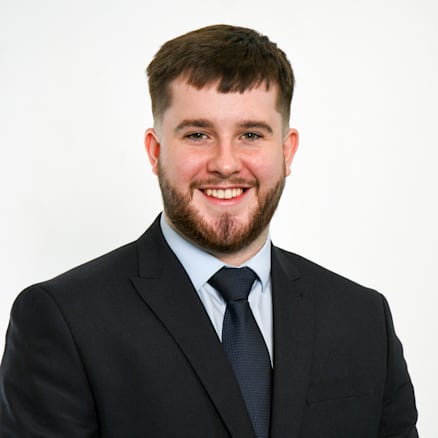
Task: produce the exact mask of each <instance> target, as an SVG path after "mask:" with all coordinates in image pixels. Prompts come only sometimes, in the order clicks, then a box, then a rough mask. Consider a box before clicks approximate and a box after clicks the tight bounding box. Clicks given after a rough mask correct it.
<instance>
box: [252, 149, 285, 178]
mask: <svg viewBox="0 0 438 438" xmlns="http://www.w3.org/2000/svg"><path fill="white" fill-rule="evenodd" d="M284 163H285V161H284V156H283V155H276V156H272V155H271V156H269V155H268V156H265V157H262V158H260V159H258V160H256V161H253V162H252V163H251V164H250V165H248V167H249V168H250V169H251V171H252V173H253V174H254V176H255V177H256V178H257V179H258V180H259V182H260V183H261V184H263V183H269V182H270V181H271V180H272V181H277V180H278V179H279V178H281V177H282V176H284V170H285V168H284Z"/></svg>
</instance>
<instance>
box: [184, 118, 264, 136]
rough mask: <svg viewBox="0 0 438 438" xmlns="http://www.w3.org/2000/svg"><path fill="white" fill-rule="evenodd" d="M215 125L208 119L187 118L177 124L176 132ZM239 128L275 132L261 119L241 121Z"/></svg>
mask: <svg viewBox="0 0 438 438" xmlns="http://www.w3.org/2000/svg"><path fill="white" fill-rule="evenodd" d="M213 127H214V125H213V123H211V122H210V121H209V120H207V119H185V120H183V121H182V122H181V123H179V124H178V125H177V127H176V128H175V132H180V131H182V130H184V129H187V128H213ZM239 128H243V129H262V130H264V131H266V132H267V133H269V134H272V133H273V130H272V128H271V126H270V125H269V124H268V123H266V122H262V121H259V120H244V121H243V122H240V123H239Z"/></svg>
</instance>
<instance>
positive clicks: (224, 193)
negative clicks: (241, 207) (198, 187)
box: [202, 187, 247, 199]
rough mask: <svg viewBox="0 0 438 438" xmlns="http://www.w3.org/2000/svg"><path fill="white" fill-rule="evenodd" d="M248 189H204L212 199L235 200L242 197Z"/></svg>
mask: <svg viewBox="0 0 438 438" xmlns="http://www.w3.org/2000/svg"><path fill="white" fill-rule="evenodd" d="M246 190H247V189H245V188H242V187H239V188H237V187H233V188H227V189H203V190H202V191H203V193H204V194H205V195H207V196H208V197H210V198H216V199H234V198H238V197H239V196H241V195H242V194H243V193H244V192H245V191H246Z"/></svg>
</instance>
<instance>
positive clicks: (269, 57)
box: [146, 24, 295, 125]
mask: <svg viewBox="0 0 438 438" xmlns="http://www.w3.org/2000/svg"><path fill="white" fill-rule="evenodd" d="M146 72H147V75H148V78H149V92H150V95H151V102H152V114H153V116H154V120H155V121H156V122H157V121H160V120H161V118H162V116H163V114H164V112H165V110H166V109H167V108H168V107H169V106H170V105H171V99H172V96H171V90H170V84H171V82H172V81H173V80H175V79H177V78H180V77H181V78H184V79H185V80H186V81H187V84H189V85H191V86H193V87H195V88H197V89H201V88H203V87H204V86H206V85H210V84H213V83H216V82H217V83H218V85H217V91H218V92H220V93H230V92H239V93H243V92H244V91H247V90H250V89H252V88H254V87H257V86H259V85H261V84H265V85H266V88H267V89H269V87H270V86H271V85H272V84H274V85H277V86H278V97H277V111H278V112H279V113H280V114H281V115H282V118H283V121H284V123H285V125H288V124H289V117H290V105H291V101H292V94H293V89H294V84H295V79H294V74H293V71H292V67H291V64H290V62H289V60H288V59H287V57H286V54H285V53H284V52H283V51H282V50H281V49H279V48H278V47H277V45H276V44H275V43H273V42H271V41H270V40H269V39H268V37H266V36H264V35H261V34H259V33H258V32H256V31H254V30H252V29H248V28H244V27H236V26H229V25H225V24H220V25H214V26H208V27H203V28H201V29H197V30H194V31H192V32H189V33H186V34H184V35H181V36H179V37H177V38H174V39H172V40H170V41H167V42H166V43H164V45H163V46H162V47H161V48H160V50H159V51H158V52H157V53H156V55H155V57H154V58H153V60H152V62H151V63H150V64H149V66H148V68H147V70H146Z"/></svg>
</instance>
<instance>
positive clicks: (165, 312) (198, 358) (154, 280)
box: [132, 220, 254, 438]
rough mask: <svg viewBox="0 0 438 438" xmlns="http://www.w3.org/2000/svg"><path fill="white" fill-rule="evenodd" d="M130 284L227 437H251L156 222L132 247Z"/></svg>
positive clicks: (214, 342)
mask: <svg viewBox="0 0 438 438" xmlns="http://www.w3.org/2000/svg"><path fill="white" fill-rule="evenodd" d="M137 247H138V257H139V258H138V260H139V277H136V278H133V279H132V281H133V284H134V286H135V287H136V289H137V291H138V292H139V294H140V296H141V297H142V299H143V300H144V301H145V303H146V304H147V305H148V306H149V307H150V309H151V310H152V311H153V312H154V314H155V315H156V317H157V318H158V319H159V320H160V321H161V323H162V324H163V325H164V326H165V327H166V329H167V330H168V331H169V333H170V334H171V335H172V337H173V339H174V340H175V342H176V343H177V344H178V345H179V347H180V349H181V350H182V352H183V353H184V355H185V356H186V358H187V360H188V361H189V362H190V364H191V366H192V367H193V370H194V371H195V373H196V374H197V375H198V377H199V379H200V381H201V382H202V384H203V386H204V388H205V390H206V391H207V393H208V394H209V396H210V398H211V400H212V402H213V404H214V405H215V406H216V409H217V410H218V412H219V415H220V416H221V418H222V420H223V422H224V423H225V425H226V427H227V428H228V430H229V432H230V434H231V435H232V436H236V437H245V438H246V437H254V433H253V431H252V425H251V420H250V419H249V416H248V414H247V411H246V408H245V404H244V401H243V399H242V396H241V394H240V389H239V386H238V384H237V381H236V379H235V377H234V374H233V371H232V369H231V366H230V365H229V362H228V360H227V358H226V356H225V354H224V351H223V348H222V345H221V343H220V341H219V339H218V337H217V335H216V332H215V330H214V328H213V326H212V324H211V322H210V319H209V317H208V315H207V313H206V312H205V310H204V307H203V305H202V303H201V302H200V300H199V298H198V295H197V293H196V291H195V290H194V288H193V286H192V284H191V282H190V279H189V277H188V276H187V274H186V272H185V270H184V269H183V267H182V266H181V264H180V263H179V261H178V259H177V258H176V257H175V255H174V254H173V252H172V251H171V250H170V248H169V247H168V245H167V243H166V242H165V240H164V238H163V236H162V234H161V229H160V226H159V221H158V220H157V221H155V223H154V224H153V225H152V226H151V228H150V229H149V230H148V231H147V232H146V233H145V235H144V236H143V237H141V238H140V239H139V241H138V243H137Z"/></svg>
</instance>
